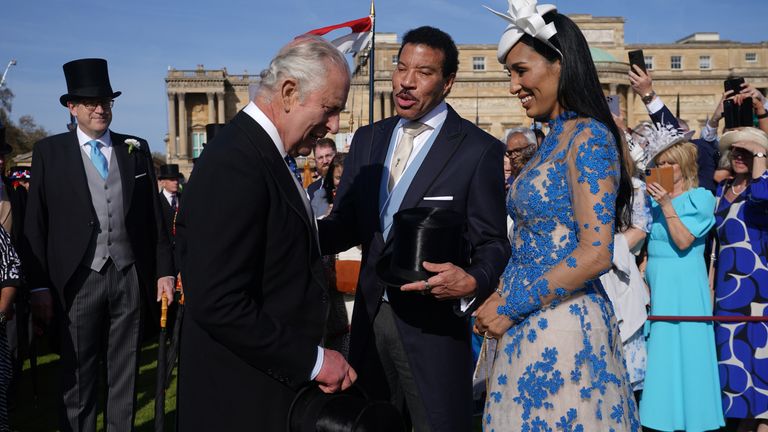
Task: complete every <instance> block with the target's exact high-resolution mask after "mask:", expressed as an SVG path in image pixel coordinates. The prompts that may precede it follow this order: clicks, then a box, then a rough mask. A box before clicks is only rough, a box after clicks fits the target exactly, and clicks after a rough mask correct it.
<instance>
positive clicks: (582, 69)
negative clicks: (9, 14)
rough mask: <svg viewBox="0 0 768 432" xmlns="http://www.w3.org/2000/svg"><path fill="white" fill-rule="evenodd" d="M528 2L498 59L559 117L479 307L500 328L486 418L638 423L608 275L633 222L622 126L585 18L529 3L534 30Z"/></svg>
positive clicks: (480, 320)
mask: <svg viewBox="0 0 768 432" xmlns="http://www.w3.org/2000/svg"><path fill="white" fill-rule="evenodd" d="M527 5H528V2H522V3H521V2H518V1H511V2H510V10H509V15H504V14H501V15H503V16H505V17H506V18H505V19H506V20H507V21H509V22H511V23H512V24H511V25H510V26H509V27H507V30H506V31H505V33H504V35H503V36H502V39H501V42H500V43H499V51H498V59H499V61H500V62H501V63H502V64H504V65H505V68H506V69H507V71H508V72H509V74H510V81H511V82H510V92H511V93H512V94H513V95H515V96H517V97H518V98H519V99H520V102H521V104H522V106H523V108H524V109H525V110H526V114H527V115H528V117H531V118H548V119H549V122H550V123H549V125H550V132H549V135H547V137H546V138H545V139H544V142H543V143H542V145H541V148H540V149H539V151H538V152H537V153H536V155H534V157H533V158H532V159H531V160H530V161H529V162H528V164H526V166H525V168H523V170H522V171H521V172H520V174H519V175H518V176H517V178H516V179H515V182H514V183H513V185H512V186H511V188H510V192H509V196H508V201H507V209H508V212H509V214H510V215H511V216H512V219H513V220H514V221H515V224H516V226H515V233H514V239H513V244H512V255H511V258H510V261H509V263H508V264H507V267H506V270H505V272H504V275H503V277H502V284H501V288H500V289H499V291H498V292H497V293H496V294H492V295H491V296H490V297H489V298H488V299H487V300H486V302H485V303H484V304H483V305H482V306H481V307H480V308H478V311H477V312H476V316H477V321H476V324H475V331H476V332H478V333H479V334H484V335H486V337H493V338H497V339H499V340H498V348H497V351H496V354H495V359H494V363H493V369H492V371H491V374H490V380H489V381H490V382H489V389H488V399H487V401H486V407H485V412H484V417H483V419H484V421H483V426H484V429H485V430H486V431H499V432H500V431H529V432H532V431H545V430H553V431H554V430H562V431H583V432H586V431H611V430H615V431H637V430H639V428H640V426H639V421H638V416H637V408H636V405H635V402H634V398H633V396H632V392H631V389H630V385H629V380H628V376H627V372H626V368H625V365H624V357H623V352H622V344H621V338H620V337H619V332H618V326H617V324H616V319H615V316H614V313H613V308H612V307H611V304H610V302H609V301H608V299H607V296H606V295H605V293H604V291H603V290H602V287H601V285H600V282H599V280H598V277H599V276H600V274H601V273H604V272H605V271H607V270H608V269H609V268H610V266H611V258H612V245H613V234H614V229H615V228H616V227H622V226H628V224H629V217H628V214H629V212H630V196H631V194H632V186H631V182H630V178H629V175H628V174H627V170H626V167H625V166H624V165H623V162H622V160H623V158H622V157H621V154H622V149H621V147H620V145H619V140H620V138H619V132H618V129H617V128H616V126H615V124H614V123H613V120H612V118H611V114H610V111H609V109H608V106H607V104H606V103H605V100H604V98H603V93H602V90H601V87H600V83H599V81H598V78H597V72H596V71H595V69H594V64H593V63H592V61H591V58H590V54H589V47H588V45H587V43H586V40H585V39H584V37H583V35H582V34H581V32H580V31H579V29H578V27H576V25H575V24H574V23H573V21H571V20H570V19H569V18H567V17H566V16H564V15H561V14H558V13H557V12H556V11H555V10H554V7H553V6H551V5H543V6H539V7H538V8H537V9H532V7H530V6H528V8H529V9H528V10H526V11H525V13H526V15H528V17H529V18H528V22H538V23H539V24H540V27H541V28H540V29H539V30H538V31H536V32H535V34H536V35H538V36H534V35H532V34H529V33H526V31H528V30H529V29H528V27H525V29H524V28H521V27H517V25H516V24H515V22H516V16H517V15H516V14H518V13H519V11H520V10H521V8H525V7H526V6H527ZM531 12H533V13H534V14H535V16H531V15H529V14H530V13H531ZM538 14H541V15H538ZM526 29H528V30H526ZM547 29H549V30H547ZM547 34H548V35H549V36H547ZM563 59H565V60H563Z"/></svg>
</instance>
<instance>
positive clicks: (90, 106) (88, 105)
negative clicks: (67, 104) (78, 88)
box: [79, 99, 115, 111]
mask: <svg viewBox="0 0 768 432" xmlns="http://www.w3.org/2000/svg"><path fill="white" fill-rule="evenodd" d="M79 103H80V105H82V106H83V107H84V108H85V109H87V110H88V111H96V107H101V108H102V109H103V110H105V111H106V110H109V109H112V107H113V106H115V101H114V100H111V99H110V100H96V99H91V100H84V101H80V102H79Z"/></svg>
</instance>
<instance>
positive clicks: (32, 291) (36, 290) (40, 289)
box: [29, 288, 49, 293]
mask: <svg viewBox="0 0 768 432" xmlns="http://www.w3.org/2000/svg"><path fill="white" fill-rule="evenodd" d="M40 291H49V289H48V288H33V289H31V290H29V292H31V293H36V292H40Z"/></svg>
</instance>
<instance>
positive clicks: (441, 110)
mask: <svg viewBox="0 0 768 432" xmlns="http://www.w3.org/2000/svg"><path fill="white" fill-rule="evenodd" d="M447 117H448V105H447V104H446V103H445V101H442V102H440V103H439V104H437V106H436V107H434V108H432V110H431V111H430V112H428V113H426V114H424V115H423V116H421V118H418V119H416V121H418V122H420V123H424V124H426V125H427V126H429V127H430V128H432V129H431V130H435V129H437V127H438V126H440V125H441V124H443V122H445V119H446V118H447ZM409 121H410V120H406V119H404V118H401V119H400V121H399V122H398V123H397V127H398V128H401V127H402V126H403V125H404V124H406V123H408V122H409Z"/></svg>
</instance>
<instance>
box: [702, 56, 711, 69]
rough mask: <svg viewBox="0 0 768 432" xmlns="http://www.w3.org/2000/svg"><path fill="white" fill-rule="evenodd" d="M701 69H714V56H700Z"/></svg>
mask: <svg viewBox="0 0 768 432" xmlns="http://www.w3.org/2000/svg"><path fill="white" fill-rule="evenodd" d="M699 69H712V57H710V56H708V55H703V56H699Z"/></svg>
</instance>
